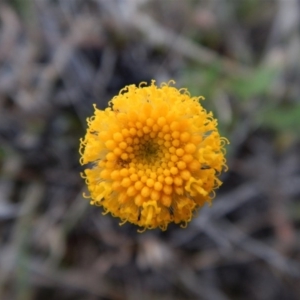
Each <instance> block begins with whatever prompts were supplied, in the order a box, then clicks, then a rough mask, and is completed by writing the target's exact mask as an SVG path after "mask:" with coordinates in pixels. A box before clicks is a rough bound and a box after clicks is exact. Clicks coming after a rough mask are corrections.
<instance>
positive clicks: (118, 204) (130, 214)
mask: <svg viewBox="0 0 300 300" xmlns="http://www.w3.org/2000/svg"><path fill="white" fill-rule="evenodd" d="M201 99H203V98H201V97H191V96H190V95H189V93H188V92H187V90H186V89H181V90H178V89H177V88H175V87H172V86H170V85H169V84H165V83H164V84H162V85H161V86H160V87H157V86H156V85H155V81H152V84H151V85H149V86H145V85H143V84H140V86H139V87H136V86H135V85H129V86H127V87H125V88H124V89H122V90H121V91H120V93H119V95H118V96H115V97H114V98H113V99H112V100H111V101H110V103H109V107H108V108H106V109H105V110H98V109H97V108H96V107H95V114H94V116H93V117H91V118H89V119H88V120H87V122H88V129H87V133H86V135H85V137H84V139H82V140H81V147H80V153H81V159H80V162H81V164H82V165H85V164H89V163H91V166H90V168H87V169H85V171H84V174H82V176H83V177H84V178H85V181H86V183H87V186H88V189H89V192H90V196H88V197H89V198H91V204H93V205H98V206H102V207H103V209H104V211H105V213H108V212H110V213H111V214H112V215H113V216H115V217H119V218H120V219H121V220H122V222H123V223H125V222H127V221H128V222H131V223H133V224H136V225H138V226H141V227H142V228H143V229H153V228H156V227H160V228H161V229H162V230H166V228H167V226H168V224H169V223H171V222H174V223H180V224H181V225H186V224H187V222H189V221H190V220H191V218H192V216H193V214H194V212H195V211H197V209H199V208H200V207H202V206H203V205H204V204H205V203H206V202H208V203H211V200H212V199H213V197H214V194H215V193H214V190H215V189H216V188H218V187H219V186H220V185H221V181H220V180H219V179H218V176H219V175H220V173H221V171H222V170H223V169H226V168H227V166H226V160H225V158H224V154H225V150H224V145H225V144H226V142H227V140H226V139H224V138H221V137H220V135H219V132H218V130H217V121H216V120H215V119H214V118H213V116H212V113H207V112H206V110H205V109H204V108H203V107H202V106H201V105H200V103H199V100H201Z"/></svg>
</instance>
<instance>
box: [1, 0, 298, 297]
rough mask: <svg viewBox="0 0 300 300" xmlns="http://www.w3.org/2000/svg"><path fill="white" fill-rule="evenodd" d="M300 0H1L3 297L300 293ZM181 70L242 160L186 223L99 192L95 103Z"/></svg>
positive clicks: (233, 161) (233, 157)
mask: <svg viewBox="0 0 300 300" xmlns="http://www.w3.org/2000/svg"><path fill="white" fill-rule="evenodd" d="M299 22H300V1H299V0H201V1H196V0H165V1H162V0H119V1H117V0H65V1H64V0H7V1H0V299H1V300H31V299H33V300H41V299H43V300H50V299H58V300H60V299H61V300H96V299H103V300H118V299H130V300H131V299H132V300H135V299H137V300H139V299H145V300H148V299H157V300H160V299H161V300H167V299H175V300H177V299H178V300H179V299H183V300H185V299H204V300H229V299H230V300H232V299H234V300H235V299H243V300H253V299H254V300H269V299H270V300H277V299H278V300H294V299H295V300H297V299H300V286H299V282H300V99H299V96H300V34H299V28H300V24H299ZM151 79H155V80H156V81H157V82H158V83H160V82H163V81H168V80H170V79H175V80H176V84H177V86H178V87H187V88H188V89H189V90H190V92H191V94H192V95H193V96H198V95H203V96H204V97H205V98H206V100H205V101H204V106H205V107H206V108H207V109H208V110H211V111H213V112H214V115H215V116H216V117H217V118H218V119H219V128H220V131H221V134H222V135H223V136H225V137H227V138H228V139H229V140H230V142H231V144H230V145H229V146H227V153H228V156H227V158H228V165H229V171H228V172H227V173H225V174H223V176H222V180H223V182H224V184H223V186H222V187H221V188H220V189H219V191H218V192H217V197H216V198H215V200H214V205H213V206H212V207H210V208H209V207H205V208H203V209H202V210H201V212H200V213H199V215H197V216H196V217H195V218H194V220H193V221H192V222H191V223H190V224H189V226H188V227H187V228H186V229H182V228H180V227H178V226H174V225H171V226H169V228H168V230H167V231H165V232H161V231H160V230H153V231H148V232H144V233H142V234H140V233H137V228H136V227H135V226H133V225H130V224H125V225H123V226H119V220H118V219H114V218H112V217H111V216H109V215H106V216H103V215H102V214H101V212H102V210H101V209H100V208H97V207H92V206H90V205H89V202H88V201H87V200H85V199H83V197H82V193H83V192H84V191H86V188H85V184H84V182H83V179H82V178H80V175H79V174H80V172H81V171H82V170H83V168H82V167H81V166H80V165H79V162H78V160H79V153H78V148H79V138H80V137H83V136H84V133H85V129H86V126H87V125H86V118H87V117H89V116H91V115H92V113H93V107H92V104H93V103H96V104H97V107H98V108H104V107H105V106H106V105H107V102H108V101H109V100H110V99H111V98H112V96H113V95H115V94H117V93H118V91H119V90H120V89H121V88H122V87H124V86H125V85H127V84H138V83H139V82H141V81H147V82H150V81H151Z"/></svg>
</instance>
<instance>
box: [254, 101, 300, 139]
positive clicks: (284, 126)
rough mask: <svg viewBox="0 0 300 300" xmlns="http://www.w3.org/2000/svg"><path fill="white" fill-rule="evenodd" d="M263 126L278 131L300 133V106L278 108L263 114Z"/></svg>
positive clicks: (261, 118) (260, 118)
mask: <svg viewBox="0 0 300 300" xmlns="http://www.w3.org/2000/svg"><path fill="white" fill-rule="evenodd" d="M259 120H260V121H261V125H262V126H265V127H268V128H272V129H274V130H277V131H292V132H295V133H299V132H300V105H299V104H298V105H291V106H289V107H282V106H278V107H275V108H274V109H272V110H269V111H266V112H264V113H261V114H260V116H259Z"/></svg>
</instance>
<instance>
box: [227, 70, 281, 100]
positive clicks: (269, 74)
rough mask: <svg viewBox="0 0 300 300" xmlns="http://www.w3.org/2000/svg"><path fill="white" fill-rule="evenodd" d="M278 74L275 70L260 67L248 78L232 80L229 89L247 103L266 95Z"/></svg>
mask: <svg viewBox="0 0 300 300" xmlns="http://www.w3.org/2000/svg"><path fill="white" fill-rule="evenodd" d="M277 74H278V73H277V70H276V69H274V68H265V67H260V68H257V69H255V70H254V71H253V72H252V73H251V74H250V75H248V76H245V77H237V78H233V79H232V80H230V81H229V88H230V90H231V91H232V92H233V93H234V94H235V95H236V96H237V97H238V98H239V99H241V100H244V101H247V100H249V98H251V97H256V96H264V95H266V93H267V92H268V90H269V88H270V85H271V83H272V82H273V81H274V79H275V78H276V77H277V76H278V75H277Z"/></svg>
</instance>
